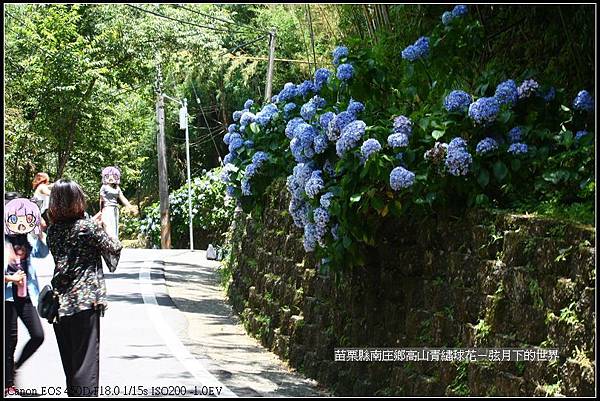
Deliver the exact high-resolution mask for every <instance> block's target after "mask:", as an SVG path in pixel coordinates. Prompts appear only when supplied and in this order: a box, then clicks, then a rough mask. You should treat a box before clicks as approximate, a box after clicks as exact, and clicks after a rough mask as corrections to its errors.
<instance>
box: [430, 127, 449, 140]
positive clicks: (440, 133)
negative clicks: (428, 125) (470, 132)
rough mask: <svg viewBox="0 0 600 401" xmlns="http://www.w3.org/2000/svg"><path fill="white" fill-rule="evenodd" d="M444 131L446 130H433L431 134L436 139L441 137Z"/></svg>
mask: <svg viewBox="0 0 600 401" xmlns="http://www.w3.org/2000/svg"><path fill="white" fill-rule="evenodd" d="M445 133H446V131H440V130H435V131H433V132H432V133H431V136H432V137H433V139H435V140H436V141H437V140H438V139H440V138H441V137H443V136H444V134H445Z"/></svg>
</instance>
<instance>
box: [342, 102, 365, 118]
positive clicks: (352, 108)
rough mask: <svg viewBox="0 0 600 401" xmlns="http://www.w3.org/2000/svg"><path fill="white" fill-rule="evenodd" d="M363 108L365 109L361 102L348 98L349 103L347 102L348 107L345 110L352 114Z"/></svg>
mask: <svg viewBox="0 0 600 401" xmlns="http://www.w3.org/2000/svg"><path fill="white" fill-rule="evenodd" d="M364 110H365V105H364V104H362V103H361V102H357V101H355V100H354V99H352V98H350V103H349V104H348V108H347V109H346V111H348V112H350V113H353V114H358V113H360V112H361V111H364Z"/></svg>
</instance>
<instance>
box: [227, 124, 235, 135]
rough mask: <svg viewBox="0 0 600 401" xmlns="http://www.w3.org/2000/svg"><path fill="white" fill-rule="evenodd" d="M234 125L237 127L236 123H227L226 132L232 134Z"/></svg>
mask: <svg viewBox="0 0 600 401" xmlns="http://www.w3.org/2000/svg"><path fill="white" fill-rule="evenodd" d="M236 127H237V124H229V127H227V132H229V133H230V134H233V133H234V132H235V129H236Z"/></svg>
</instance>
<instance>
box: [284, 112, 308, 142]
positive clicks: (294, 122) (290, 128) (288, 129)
mask: <svg viewBox="0 0 600 401" xmlns="http://www.w3.org/2000/svg"><path fill="white" fill-rule="evenodd" d="M302 123H304V120H303V119H302V118H301V117H295V118H292V119H291V120H290V121H288V123H287V125H286V126H285V136H287V137H288V138H289V139H292V138H293V137H294V130H295V129H296V127H297V126H298V125H299V124H302Z"/></svg>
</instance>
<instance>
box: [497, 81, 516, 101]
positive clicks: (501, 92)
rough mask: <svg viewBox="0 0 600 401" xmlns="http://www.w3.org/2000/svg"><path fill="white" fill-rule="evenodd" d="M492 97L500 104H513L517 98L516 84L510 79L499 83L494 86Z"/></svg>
mask: <svg viewBox="0 0 600 401" xmlns="http://www.w3.org/2000/svg"><path fill="white" fill-rule="evenodd" d="M494 97H495V98H496V100H497V101H498V103H500V104H501V105H503V104H508V105H511V106H512V105H514V104H515V103H516V102H517V100H518V99H519V92H518V89H517V84H516V83H515V81H514V80H512V79H509V80H506V81H504V82H502V83H500V84H499V85H498V86H497V87H496V93H494Z"/></svg>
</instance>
